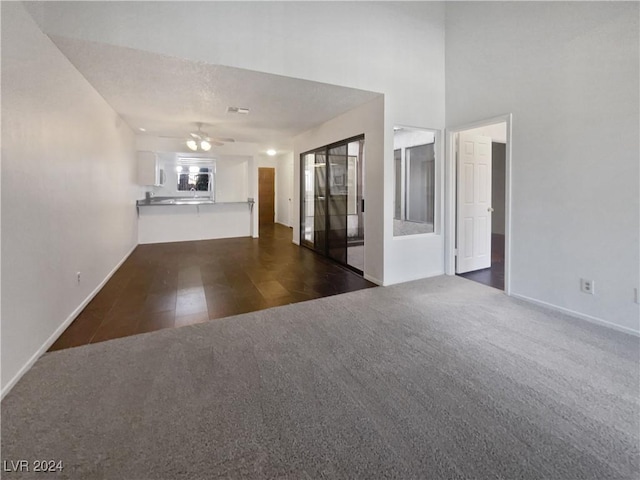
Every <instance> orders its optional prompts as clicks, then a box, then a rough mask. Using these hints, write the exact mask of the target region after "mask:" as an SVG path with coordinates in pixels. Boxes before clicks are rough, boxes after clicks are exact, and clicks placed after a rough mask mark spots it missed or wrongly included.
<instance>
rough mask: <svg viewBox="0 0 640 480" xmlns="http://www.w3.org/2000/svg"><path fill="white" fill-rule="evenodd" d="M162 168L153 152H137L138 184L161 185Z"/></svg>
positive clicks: (162, 180)
mask: <svg viewBox="0 0 640 480" xmlns="http://www.w3.org/2000/svg"><path fill="white" fill-rule="evenodd" d="M164 182H165V174H164V169H163V168H162V167H161V165H160V162H159V160H158V155H156V154H155V153H154V152H138V184H139V185H143V186H156V187H160V186H163V185H164Z"/></svg>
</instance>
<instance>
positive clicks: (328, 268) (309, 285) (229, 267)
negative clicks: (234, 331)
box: [50, 224, 375, 350]
mask: <svg viewBox="0 0 640 480" xmlns="http://www.w3.org/2000/svg"><path fill="white" fill-rule="evenodd" d="M374 286H375V285H374V284H373V283H371V282H369V281H367V280H365V279H364V278H362V277H361V276H359V275H357V274H356V273H354V272H352V271H351V270H349V269H347V268H344V267H341V266H339V265H337V264H336V263H335V262H333V261H331V260H330V259H328V258H325V257H322V256H321V255H318V254H316V253H314V252H312V251H311V250H309V249H307V248H302V247H299V246H297V245H294V244H293V243H291V229H290V228H288V227H285V226H283V225H280V224H273V225H270V226H269V225H264V226H262V227H261V228H260V238H257V239H254V238H227V239H219V240H201V241H195V242H175V243H162V244H149V245H138V247H137V248H136V249H135V250H134V252H133V253H132V254H131V256H130V257H129V258H128V259H127V260H126V262H125V263H124V264H123V265H122V267H120V268H119V269H118V271H117V272H116V273H115V274H114V275H113V277H111V279H110V280H109V281H108V282H107V284H106V285H105V286H104V288H103V289H102V290H101V291H100V292H99V293H98V294H97V295H96V296H95V298H94V299H93V300H92V301H91V302H90V303H89V305H87V307H86V308H85V309H84V310H83V311H82V313H80V315H79V316H78V317H77V318H76V319H75V320H74V322H73V323H72V324H71V325H70V326H69V327H68V328H67V329H66V330H65V332H64V333H63V334H62V335H61V336H60V337H59V338H58V340H57V341H56V342H55V343H54V344H53V346H52V347H51V349H50V350H60V349H63V348H70V347H76V346H80V345H86V344H89V343H97V342H101V341H104V340H110V339H113V338H119V337H126V336H130V335H135V334H138V333H145V332H150V331H153V330H160V329H163V328H173V327H180V326H184V325H189V324H193V323H201V322H206V321H208V320H213V319H217V318H222V317H229V316H232V315H237V314H240V313H246V312H252V311H256V310H263V309H266V308H270V307H276V306H280V305H287V304H289V303H297V302H302V301H305V300H311V299H314V298H320V297H327V296H330V295H335V294H339V293H346V292H352V291H355V290H360V289H363V288H370V287H374Z"/></svg>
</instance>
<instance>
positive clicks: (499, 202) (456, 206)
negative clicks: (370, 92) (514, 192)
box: [447, 115, 511, 293]
mask: <svg viewBox="0 0 640 480" xmlns="http://www.w3.org/2000/svg"><path fill="white" fill-rule="evenodd" d="M448 133H449V147H450V150H449V155H448V160H449V167H450V173H451V175H450V180H451V181H450V185H451V186H452V187H453V194H452V195H450V197H449V199H450V201H451V202H450V204H449V207H450V208H449V212H450V215H449V216H450V222H449V226H450V228H451V230H450V233H451V235H449V241H450V242H451V241H453V248H450V251H451V252H452V253H453V255H450V257H451V258H450V259H449V262H448V263H449V265H448V267H449V268H447V273H448V274H456V275H459V276H461V277H464V278H467V279H469V280H473V281H476V282H479V283H483V284H485V285H488V286H491V287H494V288H498V289H500V290H504V291H505V292H507V293H509V282H508V279H509V262H508V252H509V251H510V249H509V245H510V243H509V240H510V239H509V224H510V222H509V212H510V208H509V202H510V188H509V185H510V183H509V178H510V171H511V169H510V164H511V158H510V148H509V143H510V141H509V137H510V133H511V116H510V115H509V116H505V117H501V118H499V119H492V120H487V121H486V122H479V123H477V124H474V125H468V126H463V127H459V128H456V129H454V130H452V131H449V132H448Z"/></svg>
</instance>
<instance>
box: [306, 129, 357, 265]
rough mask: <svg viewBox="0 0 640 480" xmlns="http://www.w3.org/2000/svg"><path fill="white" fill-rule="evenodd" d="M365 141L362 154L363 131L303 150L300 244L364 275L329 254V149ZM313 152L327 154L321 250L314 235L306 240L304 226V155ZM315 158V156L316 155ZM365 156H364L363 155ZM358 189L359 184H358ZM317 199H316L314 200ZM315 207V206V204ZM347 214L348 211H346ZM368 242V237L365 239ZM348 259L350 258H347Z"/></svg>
mask: <svg viewBox="0 0 640 480" xmlns="http://www.w3.org/2000/svg"><path fill="white" fill-rule="evenodd" d="M360 140H362V141H363V148H362V152H361V155H363V154H364V145H365V142H364V140H365V136H364V133H361V134H360V135H356V136H354V137H350V138H346V139H344V140H340V141H338V142H334V143H330V144H329V145H324V146H322V147H318V148H312V149H311V150H307V151H306V152H302V153H301V154H300V159H299V161H300V245H302V246H303V247H305V248H308V249H310V250H313V251H314V252H316V253H319V254H320V255H323V256H325V257H327V258H328V259H330V260H332V261H334V262H336V263H337V264H339V265H342V266H344V267H347V268H348V269H350V270H353V271H354V272H356V273H359V274H360V275H364V272H363V271H362V270H360V269H358V268H356V267H353V266H351V265H349V264H348V263H347V262H344V263H343V262H340V261H338V260H336V259H335V258H333V257H331V256H329V196H330V182H329V175H330V170H331V168H330V165H329V150H330V149H332V148H336V147H340V146H342V145H345V146H348V145H349V144H350V143H352V142H357V141H360ZM311 153H313V154H314V155H315V154H316V153H324V156H325V162H326V168H325V186H326V187H325V188H326V190H327V192H326V195H325V197H324V211H325V216H324V230H323V232H324V235H325V239H324V249H323V250H324V251H320V250H318V249H316V248H315V244H316V239H315V236H314V241H313V243H311V242H309V241H307V240H305V238H304V237H305V236H304V228H305V198H306V191H305V188H306V183H305V165H304V157H305V156H306V155H309V154H311ZM314 158H315V157H314ZM363 158H364V156H363ZM362 167H363V165H362V166H360V168H362ZM361 174H362V175H363V176H364V170H363V171H362V172H361ZM356 189H357V186H356ZM363 194H364V192H363ZM356 195H357V191H356ZM314 201H315V200H314ZM314 209H315V206H314ZM345 215H346V213H345ZM365 242H366V239H365ZM347 261H348V260H347Z"/></svg>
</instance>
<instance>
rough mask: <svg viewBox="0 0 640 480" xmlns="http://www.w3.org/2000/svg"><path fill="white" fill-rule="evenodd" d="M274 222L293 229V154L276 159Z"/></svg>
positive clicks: (286, 154)
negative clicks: (275, 212)
mask: <svg viewBox="0 0 640 480" xmlns="http://www.w3.org/2000/svg"><path fill="white" fill-rule="evenodd" d="M276 165H277V166H276V192H277V193H276V210H277V212H278V213H277V215H276V222H278V223H281V224H282V225H285V226H287V227H293V185H294V181H293V153H292V152H289V153H285V154H282V155H279V156H278V157H277V158H276Z"/></svg>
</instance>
